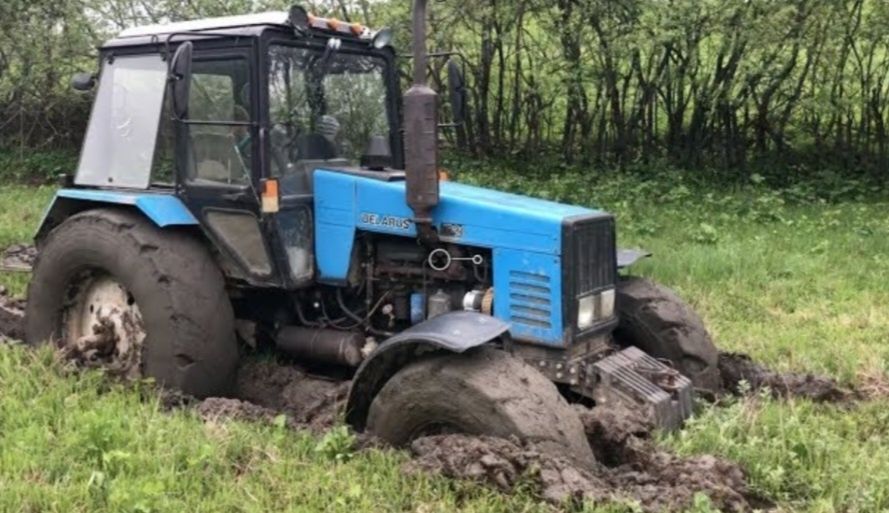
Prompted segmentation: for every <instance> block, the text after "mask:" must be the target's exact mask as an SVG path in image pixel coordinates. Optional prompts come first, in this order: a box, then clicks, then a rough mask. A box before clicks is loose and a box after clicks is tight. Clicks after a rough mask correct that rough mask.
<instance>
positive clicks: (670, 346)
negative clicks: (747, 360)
mask: <svg viewBox="0 0 889 513" xmlns="http://www.w3.org/2000/svg"><path fill="white" fill-rule="evenodd" d="M617 311H618V316H619V317H620V324H619V325H618V327H617V329H616V330H615V332H614V338H615V340H616V341H617V343H618V344H620V345H623V346H636V347H638V348H639V349H641V350H643V351H645V352H646V353H648V354H650V355H651V356H654V357H655V358H660V359H663V360H667V361H669V362H671V363H672V364H673V366H674V367H675V368H676V369H677V370H678V371H679V372H681V373H682V374H683V375H685V376H686V377H688V378H689V379H691V381H692V383H693V384H694V386H695V388H697V389H698V390H702V391H705V392H708V393H711V394H715V393H718V392H719V390H720V388H721V379H720V376H719V367H718V363H719V351H718V350H717V349H716V346H715V345H714V344H713V340H712V339H711V338H710V334H709V333H708V332H707V328H705V327H704V323H703V321H701V318H700V317H699V316H698V315H697V314H696V313H695V312H694V310H692V309H691V307H690V306H688V305H687V304H686V303H685V302H684V301H683V300H682V299H681V298H680V297H679V296H678V295H676V293H675V292H673V291H672V290H670V289H668V288H667V287H664V286H663V285H659V284H657V283H654V282H652V281H650V280H646V279H644V278H636V277H627V278H624V279H622V280H621V281H620V283H619V284H618V288H617Z"/></svg>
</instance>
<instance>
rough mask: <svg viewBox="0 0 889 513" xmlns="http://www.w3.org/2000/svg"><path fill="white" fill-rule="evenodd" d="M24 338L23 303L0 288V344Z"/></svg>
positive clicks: (4, 288) (3, 288)
mask: <svg viewBox="0 0 889 513" xmlns="http://www.w3.org/2000/svg"><path fill="white" fill-rule="evenodd" d="M24 338H25V301H24V300H21V299H15V298H13V297H11V296H10V295H9V291H7V290H6V287H3V286H0V342H12V341H17V340H23V339H24Z"/></svg>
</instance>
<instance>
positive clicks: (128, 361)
mask: <svg viewBox="0 0 889 513" xmlns="http://www.w3.org/2000/svg"><path fill="white" fill-rule="evenodd" d="M72 296H73V298H72V300H71V301H70V302H69V303H68V305H67V306H66V308H65V309H64V311H63V317H62V325H63V337H62V342H63V344H64V349H65V350H66V351H67V352H68V353H69V354H72V355H74V356H76V357H77V359H78V360H80V361H82V362H83V363H85V364H87V365H89V366H95V367H103V368H105V369H107V370H109V371H111V372H114V373H115V374H120V375H123V376H125V377H128V378H138V377H140V376H141V364H142V347H143V343H144V342H145V336H146V333H145V323H144V322H143V320H142V313H141V312H140V310H139V306H138V305H137V304H136V301H135V298H134V297H133V295H132V294H131V293H130V292H129V291H128V290H127V288H126V287H124V286H123V285H122V284H121V283H120V282H118V281H117V280H115V279H114V278H113V277H112V276H111V275H109V274H107V273H87V274H85V275H83V276H82V277H81V278H80V279H78V280H75V283H74V284H73V287H72V289H71V294H70V295H69V297H72Z"/></svg>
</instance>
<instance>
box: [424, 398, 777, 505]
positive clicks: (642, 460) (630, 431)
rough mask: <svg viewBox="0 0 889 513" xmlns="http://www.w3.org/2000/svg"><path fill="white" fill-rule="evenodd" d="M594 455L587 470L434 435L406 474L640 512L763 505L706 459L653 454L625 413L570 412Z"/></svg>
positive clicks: (487, 443)
mask: <svg viewBox="0 0 889 513" xmlns="http://www.w3.org/2000/svg"><path fill="white" fill-rule="evenodd" d="M578 411H579V412H580V414H581V419H582V420H583V422H584V427H585V428H586V432H587V437H588V440H589V442H590V445H591V446H592V447H593V450H594V452H595V453H596V456H597V462H596V463H595V464H594V465H592V467H591V468H590V469H583V468H578V467H577V466H575V465H574V464H572V463H571V462H569V461H567V460H565V459H562V458H559V457H556V456H551V455H548V454H546V453H544V452H543V451H540V450H539V449H538V448H536V447H535V446H534V445H533V444H530V443H522V442H520V441H518V440H516V439H511V440H504V439H499V438H490V437H478V436H468V435H440V436H433V437H426V438H421V439H418V440H415V441H414V442H413V443H412V444H411V447H410V450H411V453H412V455H413V456H414V458H413V460H411V461H410V462H409V463H407V464H406V470H407V471H408V472H417V471H422V472H432V473H437V474H440V475H443V476H446V477H449V478H455V479H468V480H473V481H476V482H481V483H484V484H487V485H489V486H492V487H495V488H497V489H499V490H502V491H504V492H510V491H512V490H514V489H515V488H516V487H518V486H523V487H527V486H530V488H531V489H532V490H533V491H534V492H535V493H537V494H538V495H539V496H540V497H541V498H543V499H544V500H546V501H548V502H551V503H553V504H558V505H564V504H566V503H576V502H581V501H587V502H594V503H607V502H615V501H616V502H624V503H634V504H637V505H638V506H639V507H641V509H642V510H644V511H679V510H683V509H685V508H687V507H689V506H690V505H692V504H693V502H694V500H695V496H696V495H697V494H704V495H706V496H708V497H709V498H710V500H711V502H712V504H713V505H714V506H715V507H717V508H719V509H720V510H721V511H752V510H753V509H754V508H763V507H764V506H767V504H766V503H765V501H762V500H760V499H758V498H756V497H754V496H752V495H751V493H750V491H749V489H748V487H747V484H746V479H745V475H744V472H743V470H741V468H740V467H738V466H737V465H736V464H734V463H731V462H728V461H725V460H722V459H719V458H715V457H713V456H698V457H694V458H682V457H678V456H675V455H673V454H670V453H668V452H665V451H664V450H662V449H659V448H658V447H657V446H656V445H655V444H654V442H653V441H652V440H651V438H650V433H651V429H650V426H648V425H646V423H645V422H644V421H643V420H642V419H641V418H639V417H638V416H636V415H635V414H633V412H630V411H628V410H625V409H610V410H605V409H601V408H594V409H592V410H589V409H586V408H580V407H578Z"/></svg>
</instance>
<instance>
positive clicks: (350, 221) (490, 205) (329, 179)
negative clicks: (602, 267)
mask: <svg viewBox="0 0 889 513" xmlns="http://www.w3.org/2000/svg"><path fill="white" fill-rule="evenodd" d="M314 186H315V215H316V222H317V224H318V226H317V228H318V234H319V236H322V234H324V233H325V232H330V231H335V232H337V233H339V234H340V235H342V236H343V237H346V238H349V239H351V238H352V235H354V230H355V229H361V230H365V231H371V232H378V233H391V234H393V235H402V236H408V237H410V236H415V235H416V227H415V226H414V224H413V222H411V221H410V220H411V218H412V217H413V213H412V212H411V210H410V208H409V207H408V206H407V203H406V202H405V182H404V181H401V180H399V181H383V180H375V179H373V178H367V177H364V176H357V175H351V174H347V173H342V172H336V171H326V170H318V171H315V175H314ZM596 213H601V211H598V210H592V209H588V208H583V207H578V206H573V205H565V204H561V203H556V202H552V201H545V200H540V199H535V198H530V197H527V196H520V195H518V194H510V193H507V192H500V191H495V190H491V189H484V188H481V187H475V186H471V185H465V184H460V183H455V182H442V184H441V200H440V203H439V205H438V206H437V207H436V208H435V209H434V210H433V211H432V218H433V222H434V223H435V225H436V227H437V228H438V232H439V235H440V237H441V239H442V240H445V241H448V242H454V243H459V244H467V245H472V246H478V247H485V248H492V249H493V248H511V249H516V250H524V251H532V252H537V253H547V254H552V255H558V254H559V253H560V251H561V229H562V223H563V222H564V220H565V219H566V218H570V217H576V216H588V215H592V214H596ZM318 249H323V248H318ZM323 253H326V252H322V254H319V264H320V265H319V267H321V268H322V273H321V274H322V277H332V275H331V274H328V273H326V272H325V270H324V267H325V266H324V264H323V262H324V257H323ZM347 255H348V253H347ZM340 271H342V269H340ZM333 275H340V276H344V274H342V275H341V274H340V273H339V272H337V273H333Z"/></svg>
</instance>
